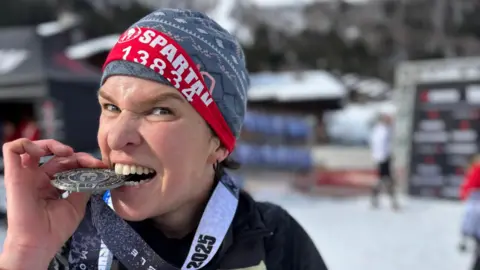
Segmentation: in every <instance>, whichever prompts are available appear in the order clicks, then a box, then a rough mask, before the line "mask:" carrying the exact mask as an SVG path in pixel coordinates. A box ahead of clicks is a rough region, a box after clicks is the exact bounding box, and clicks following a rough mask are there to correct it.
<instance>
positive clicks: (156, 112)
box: [152, 108, 172, 115]
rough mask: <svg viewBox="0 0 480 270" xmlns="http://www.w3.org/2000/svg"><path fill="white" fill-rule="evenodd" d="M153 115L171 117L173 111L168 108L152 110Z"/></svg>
mask: <svg viewBox="0 0 480 270" xmlns="http://www.w3.org/2000/svg"><path fill="white" fill-rule="evenodd" d="M152 114H153V115H170V114H172V111H171V110H169V109H167V108H154V109H153V110H152Z"/></svg>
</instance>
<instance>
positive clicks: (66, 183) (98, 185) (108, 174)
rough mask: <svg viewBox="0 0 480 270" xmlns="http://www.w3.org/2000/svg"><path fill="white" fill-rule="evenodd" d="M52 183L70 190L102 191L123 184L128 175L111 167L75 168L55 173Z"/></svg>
mask: <svg viewBox="0 0 480 270" xmlns="http://www.w3.org/2000/svg"><path fill="white" fill-rule="evenodd" d="M54 177H55V179H53V180H52V181H51V183H52V185H53V186H55V187H56V188H58V189H61V190H65V191H70V192H98V191H100V192H102V191H106V190H110V189H114V188H117V187H121V186H123V184H124V183H125V180H126V179H127V178H128V176H126V175H119V174H116V173H115V171H112V170H109V169H90V168H82V169H74V170H69V171H65V172H60V173H57V174H55V175H54Z"/></svg>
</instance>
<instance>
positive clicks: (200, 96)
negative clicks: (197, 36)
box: [103, 27, 236, 152]
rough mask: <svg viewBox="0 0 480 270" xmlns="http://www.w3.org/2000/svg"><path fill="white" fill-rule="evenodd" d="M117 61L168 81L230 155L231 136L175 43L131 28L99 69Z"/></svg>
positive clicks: (154, 32) (200, 78)
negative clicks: (133, 65) (151, 71)
mask: <svg viewBox="0 0 480 270" xmlns="http://www.w3.org/2000/svg"><path fill="white" fill-rule="evenodd" d="M117 60H123V61H128V62H133V63H138V64H142V65H144V66H145V67H147V68H150V69H152V70H154V71H155V72H157V73H158V74H159V75H160V76H162V77H163V78H165V79H166V80H167V81H169V82H170V83H171V84H172V85H173V86H174V87H175V88H176V89H177V90H178V91H179V92H180V93H181V94H182V95H183V96H184V97H185V98H186V99H187V100H188V101H189V102H190V104H192V106H193V108H195V110H196V111H197V112H198V113H199V114H200V115H201V116H202V117H203V119H205V121H206V122H207V123H208V124H209V125H210V127H211V128H212V129H213V130H214V131H215V133H216V134H217V136H218V137H219V138H220V141H221V142H222V143H223V145H224V146H225V147H226V148H227V149H228V150H229V151H230V152H232V151H233V149H234V147H235V140H236V139H235V136H233V133H232V131H231V130H230V128H229V127H228V125H227V123H226V122H225V119H224V118H223V115H222V113H221V112H220V110H219V109H218V107H217V104H216V103H215V102H214V101H213V98H212V95H211V91H210V90H209V89H208V87H207V85H206V83H205V80H204V78H203V76H202V74H201V73H200V70H199V68H197V65H196V64H195V62H193V60H192V58H191V57H190V56H189V55H188V53H187V52H186V51H185V50H184V49H183V48H182V47H181V46H180V45H179V44H178V43H177V42H176V41H175V40H173V39H172V38H170V37H169V36H167V35H165V34H163V33H162V32H160V31H157V30H155V29H151V28H143V27H135V28H131V29H129V30H127V31H126V32H125V33H123V34H122V35H121V36H120V38H119V40H118V42H117V44H115V46H114V47H113V48H112V50H111V51H110V53H109V55H108V57H107V60H106V61H105V64H104V65H103V69H105V67H106V66H107V65H108V64H109V63H111V62H113V61H117ZM212 90H213V89H212Z"/></svg>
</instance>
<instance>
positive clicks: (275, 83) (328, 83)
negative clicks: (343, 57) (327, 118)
mask: <svg viewBox="0 0 480 270" xmlns="http://www.w3.org/2000/svg"><path fill="white" fill-rule="evenodd" d="M250 78H251V88H250V90H249V91H248V98H249V99H251V100H272V99H273V100H278V101H286V100H289V101H290V100H315V99H337V98H343V97H345V96H346V94H347V89H346V88H345V86H344V85H343V84H342V83H341V82H340V81H339V80H337V79H336V78H335V77H334V76H333V75H331V74H330V73H328V72H326V71H321V70H316V71H303V72H299V73H295V72H280V73H272V72H262V73H256V74H251V75H250Z"/></svg>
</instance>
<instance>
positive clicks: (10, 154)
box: [3, 139, 73, 173]
mask: <svg viewBox="0 0 480 270" xmlns="http://www.w3.org/2000/svg"><path fill="white" fill-rule="evenodd" d="M52 154H53V155H55V156H63V157H64V156H69V155H72V154H73V149H72V148H71V147H69V146H67V145H65V144H62V143H60V142H58V141H55V140H40V141H35V142H32V141H30V140H28V139H18V140H15V141H13V142H9V143H6V144H4V145H3V156H4V162H5V173H7V171H11V170H15V169H17V168H21V167H22V165H26V164H24V163H27V164H28V165H32V164H33V163H38V161H39V159H40V158H41V157H43V156H47V155H52ZM27 155H28V158H25V159H26V162H22V156H27Z"/></svg>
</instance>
